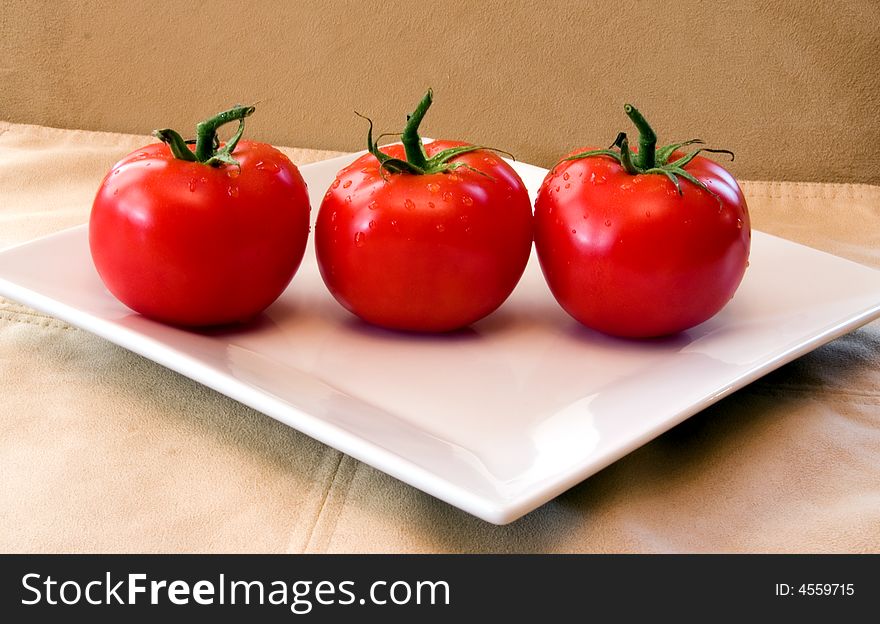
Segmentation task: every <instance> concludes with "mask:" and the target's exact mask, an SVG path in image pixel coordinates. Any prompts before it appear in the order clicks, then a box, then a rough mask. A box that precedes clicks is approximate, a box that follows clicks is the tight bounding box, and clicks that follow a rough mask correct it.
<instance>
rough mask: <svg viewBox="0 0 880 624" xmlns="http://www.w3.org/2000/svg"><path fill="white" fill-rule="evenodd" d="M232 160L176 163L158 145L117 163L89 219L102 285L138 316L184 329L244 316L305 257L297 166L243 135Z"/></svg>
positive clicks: (274, 293) (304, 201) (305, 219)
mask: <svg viewBox="0 0 880 624" xmlns="http://www.w3.org/2000/svg"><path fill="white" fill-rule="evenodd" d="M233 156H234V157H235V159H236V160H238V161H239V163H240V164H241V169H240V170H239V169H238V168H237V167H235V166H233V165H223V166H221V167H211V166H208V165H204V164H201V163H198V162H188V161H183V160H178V159H175V158H174V157H173V155H172V154H171V152H170V150H169V148H168V146H166V145H165V144H162V143H156V144H152V145H148V146H146V147H144V148H142V149H139V150H137V151H135V152H133V153H132V154H130V155H129V156H127V157H125V158H124V159H122V160H121V161H120V162H118V163H117V164H116V165H115V166H114V167H113V169H111V170H110V172H109V173H108V174H107V176H106V177H105V178H104V181H103V182H102V183H101V186H100V188H99V190H98V194H97V196H96V197H95V202H94V205H93V207H92V213H91V218H90V220H89V245H90V247H91V252H92V258H93V259H94V262H95V267H96V268H97V270H98V273H99V275H100V276H101V279H102V280H103V281H104V284H105V285H106V286H107V288H108V290H109V291H110V292H111V293H112V294H113V295H115V296H116V297H117V298H118V299H119V300H120V301H122V303H124V304H125V305H127V306H128V307H129V308H131V309H132V310H135V311H137V312H140V313H141V314H143V315H144V316H148V317H150V318H153V319H156V320H159V321H162V322H166V323H170V324H175V325H186V326H203V325H218V324H224V323H232V322H236V321H246V320H248V319H250V318H252V317H254V316H255V315H257V314H259V313H260V312H261V311H262V310H263V309H265V308H266V307H267V306H268V305H269V304H271V303H272V302H273V301H275V299H276V298H277V297H278V296H279V295H280V294H281V293H282V292H283V291H284V289H285V287H286V286H287V284H288V283H289V282H290V280H291V278H292V277H293V275H294V273H295V272H296V269H297V268H298V267H299V264H300V262H301V260H302V257H303V253H304V251H305V246H306V240H307V238H308V231H309V199H308V195H307V192H306V185H305V182H304V181H303V179H302V176H301V175H300V173H299V171H298V170H297V168H296V166H295V165H294V164H293V163H291V162H290V160H289V159H288V158H287V157H286V156H285V155H284V154H282V153H281V152H280V151H278V150H277V149H275V148H274V147H271V146H270V145H267V144H264V143H256V142H251V141H241V142H240V143H239V144H238V146H237V147H236V148H235V151H234V152H233Z"/></svg>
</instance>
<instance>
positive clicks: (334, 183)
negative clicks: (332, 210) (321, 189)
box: [330, 178, 339, 188]
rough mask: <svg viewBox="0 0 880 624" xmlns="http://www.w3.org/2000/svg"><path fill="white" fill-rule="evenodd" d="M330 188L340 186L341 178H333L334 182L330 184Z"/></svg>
mask: <svg viewBox="0 0 880 624" xmlns="http://www.w3.org/2000/svg"><path fill="white" fill-rule="evenodd" d="M330 188H339V178H336V179H335V180H333V184H331V185H330Z"/></svg>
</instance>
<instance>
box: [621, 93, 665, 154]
mask: <svg viewBox="0 0 880 624" xmlns="http://www.w3.org/2000/svg"><path fill="white" fill-rule="evenodd" d="M623 110H624V111H625V112H626V114H627V116H628V117H629V118H630V119H631V120H632V122H633V124H635V126H636V128H638V130H639V153H638V154H636V155H635V159H634V164H635V166H636V167H637V168H638V169H641V170H645V169H652V168H653V167H654V165H655V164H656V158H655V154H656V151H657V135H656V134H655V133H654V129H653V128H652V127H651V125H650V124H649V123H648V122H647V121H646V120H645V118H644V117H642V114H641V113H640V112H639V110H638V109H637V108H636V107H635V106H633V105H632V104H627V105H625V106H624V107H623Z"/></svg>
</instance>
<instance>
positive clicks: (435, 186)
mask: <svg viewBox="0 0 880 624" xmlns="http://www.w3.org/2000/svg"><path fill="white" fill-rule="evenodd" d="M428 190H429V191H431V192H432V193H436V192H437V191H439V190H440V185H439V184H435V183H434V182H429V183H428Z"/></svg>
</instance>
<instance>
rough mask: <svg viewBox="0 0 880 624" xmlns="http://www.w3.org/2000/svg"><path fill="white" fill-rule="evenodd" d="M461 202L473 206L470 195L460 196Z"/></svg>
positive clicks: (472, 199)
mask: <svg viewBox="0 0 880 624" xmlns="http://www.w3.org/2000/svg"><path fill="white" fill-rule="evenodd" d="M461 203H463V204H464V205H465V206H473V205H474V198H473V197H471V196H470V195H465V196H463V197H462V198H461Z"/></svg>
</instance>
